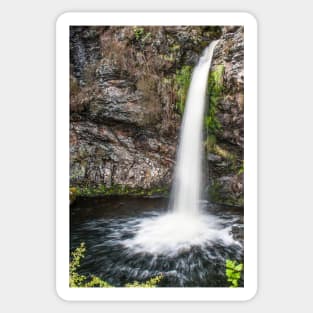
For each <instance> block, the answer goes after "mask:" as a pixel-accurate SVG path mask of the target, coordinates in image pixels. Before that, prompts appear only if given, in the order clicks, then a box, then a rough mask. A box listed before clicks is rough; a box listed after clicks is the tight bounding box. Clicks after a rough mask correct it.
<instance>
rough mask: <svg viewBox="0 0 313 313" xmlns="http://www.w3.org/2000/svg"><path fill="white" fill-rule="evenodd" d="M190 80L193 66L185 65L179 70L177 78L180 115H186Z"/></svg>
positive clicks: (177, 106) (177, 102)
mask: <svg viewBox="0 0 313 313" xmlns="http://www.w3.org/2000/svg"><path fill="white" fill-rule="evenodd" d="M190 80H191V66H188V65H185V66H183V67H182V68H181V69H180V70H177V72H176V76H175V86H176V88H175V89H176V95H177V101H176V109H177V110H178V111H179V113H180V114H183V113H184V108H185V102H186V98H187V92H188V88H189V85H190Z"/></svg>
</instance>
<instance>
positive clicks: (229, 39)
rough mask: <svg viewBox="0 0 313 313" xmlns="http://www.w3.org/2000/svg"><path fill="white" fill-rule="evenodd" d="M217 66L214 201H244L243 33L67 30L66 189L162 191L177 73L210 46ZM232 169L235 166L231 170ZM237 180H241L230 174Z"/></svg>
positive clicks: (168, 171) (175, 113)
mask: <svg viewBox="0 0 313 313" xmlns="http://www.w3.org/2000/svg"><path fill="white" fill-rule="evenodd" d="M219 37H221V40H220V42H219V44H218V45H217V47H216V51H215V55H214V62H213V68H214V67H216V66H219V65H221V64H222V65H223V66H224V74H223V85H224V88H223V94H222V97H221V98H220V99H219V101H218V106H217V111H216V118H217V119H218V120H219V122H220V124H221V127H220V129H219V130H218V132H217V134H215V136H216V149H214V150H213V151H210V152H209V155H208V162H209V169H210V171H211V173H210V174H211V176H212V177H213V180H212V181H211V185H212V186H213V191H214V194H215V195H217V197H216V199H217V200H218V201H216V202H221V203H223V202H224V200H223V199H224V198H225V199H226V202H227V203H233V204H238V203H240V201H242V195H243V179H242V177H243V175H239V174H238V171H239V169H240V167H241V166H242V162H240V160H242V157H243V30H242V29H241V28H238V27H235V28H223V29H221V28H220V27H196V26H195V27H188V26H180V27H83V26H75V27H71V30H70V63H71V68H70V74H71V75H70V87H71V88H70V110H71V115H70V118H71V121H70V184H71V186H76V187H86V186H87V187H89V186H91V187H97V186H106V187H108V188H109V187H111V186H115V185H123V186H127V187H130V188H142V189H150V188H154V187H169V186H170V185H171V182H172V176H173V175H172V174H173V169H174V164H175V156H176V146H177V144H178V133H179V127H180V123H181V114H180V112H179V110H178V109H177V105H176V103H177V101H178V90H177V83H176V81H177V78H176V76H177V71H180V69H182V67H184V66H190V67H193V66H194V65H195V64H196V63H197V62H198V59H199V56H200V54H201V52H202V51H203V49H204V47H206V46H207V45H208V44H209V43H210V42H211V41H212V40H214V39H217V38H219ZM238 160H239V161H238ZM237 174H238V175H237Z"/></svg>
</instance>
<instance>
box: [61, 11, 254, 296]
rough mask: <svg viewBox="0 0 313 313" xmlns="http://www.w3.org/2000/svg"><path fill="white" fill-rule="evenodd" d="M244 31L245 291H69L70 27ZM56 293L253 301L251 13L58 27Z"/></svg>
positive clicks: (104, 18)
mask: <svg viewBox="0 0 313 313" xmlns="http://www.w3.org/2000/svg"><path fill="white" fill-rule="evenodd" d="M70 25H243V26H244V49H245V52H244V71H245V78H244V80H245V89H244V98H245V101H244V102H245V107H244V110H245V112H244V141H245V147H244V162H245V173H244V194H245V198H244V203H245V210H244V211H245V213H244V218H245V227H244V238H245V253H244V255H245V258H244V266H245V277H244V280H245V281H244V287H243V288H200V287H199V288H198V287H197V288H173V287H169V288H70V287H69V209H68V208H69V199H68V197H69V194H68V190H69V26H70ZM56 36H57V37H56V140H57V142H56V289H57V293H58V295H59V296H60V297H61V298H62V299H64V300H106V301H138V300H143V301H150V300H164V301H169V300H171V301H207V300H249V299H251V298H253V297H254V296H255V295H256V292H257V22H256V19H255V18H254V17H253V16H252V15H250V14H248V13H209V12H193V13H192V12H190V13H182V12H180V13H174V12H166V13H161V12H154V13H152V12H140V13H139V12H131V13H126V12H111V13H109V12H107V13H99V12H97V13H64V14H62V15H61V16H59V18H58V19H57V23H56Z"/></svg>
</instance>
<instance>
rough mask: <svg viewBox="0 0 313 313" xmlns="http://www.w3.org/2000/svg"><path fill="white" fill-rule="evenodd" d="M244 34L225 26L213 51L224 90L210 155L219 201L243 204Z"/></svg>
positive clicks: (213, 186)
mask: <svg viewBox="0 0 313 313" xmlns="http://www.w3.org/2000/svg"><path fill="white" fill-rule="evenodd" d="M243 40H244V36H243V28H242V27H224V28H223V35H222V36H221V39H220V41H219V43H218V44H217V46H216V49H215V52H214V59H213V66H212V70H213V71H214V70H215V69H216V68H218V67H221V66H222V68H223V77H222V80H223V81H222V83H223V89H222V92H221V95H220V97H219V99H218V103H217V113H216V118H217V120H218V121H219V123H220V128H219V129H218V130H217V131H216V133H215V134H214V135H215V146H214V148H213V149H212V150H213V151H210V152H209V154H208V161H209V168H210V176H211V177H212V180H211V182H210V185H211V197H212V198H213V200H214V201H216V202H221V203H226V204H231V205H239V206H242V205H243V148H244V127H243V126H244V125H243V123H244V98H243V92H244V63H243V61H244V42H243Z"/></svg>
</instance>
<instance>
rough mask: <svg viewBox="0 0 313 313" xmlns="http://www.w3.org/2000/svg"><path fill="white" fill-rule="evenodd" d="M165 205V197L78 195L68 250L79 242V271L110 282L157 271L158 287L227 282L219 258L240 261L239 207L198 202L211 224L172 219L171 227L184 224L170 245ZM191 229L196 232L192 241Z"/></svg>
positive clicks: (148, 275) (118, 283) (140, 278)
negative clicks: (82, 250)
mask: <svg viewBox="0 0 313 313" xmlns="http://www.w3.org/2000/svg"><path fill="white" fill-rule="evenodd" d="M167 207H168V203H167V199H142V198H141V199H139V198H138V199H133V198H123V197H117V198H110V199H106V198H101V199H100V198H99V199H97V198H95V199H80V200H78V201H77V202H76V203H75V204H74V206H73V207H72V209H71V249H72V250H73V249H75V248H76V247H78V246H79V244H80V242H81V241H84V242H85V243H86V248H87V251H86V257H85V258H84V259H82V262H81V268H80V270H79V272H80V273H81V274H84V275H87V276H91V275H96V276H99V277H101V278H102V279H104V280H106V281H108V282H109V283H111V284H113V285H114V286H123V285H124V284H126V283H128V282H132V281H135V280H137V281H145V280H147V279H149V278H151V277H153V276H156V275H160V274H162V275H163V277H164V278H163V279H162V281H161V283H160V286H167V287H169V286H170V287H183V286H185V287H186V286H194V287H196V286H198V287H214V286H216V287H223V286H228V283H227V281H226V278H225V260H226V259H232V260H238V261H242V260H243V237H242V236H241V235H239V236H238V230H239V232H241V230H242V227H243V215H242V213H243V212H242V210H241V209H236V208H230V207H220V206H216V205H211V204H209V203H203V206H202V210H203V216H204V217H205V216H206V214H208V216H213V217H214V222H213V224H210V223H211V222H212V221H211V220H209V221H207V220H205V218H204V220H203V221H202V222H200V227H196V229H195V230H194V229H189V230H188V225H187V224H188V222H185V223H183V224H180V223H179V221H177V222H176V223H174V221H173V224H174V231H176V230H177V229H175V227H179V228H180V227H181V228H180V230H182V229H185V228H186V227H187V229H186V237H185V241H184V240H183V239H181V240H180V241H179V242H180V243H179V244H178V245H177V241H176V240H174V242H175V245H173V244H172V243H171V242H172V238H171V236H172V234H173V233H172V231H171V230H172V226H169V225H172V223H170V224H167V223H169V221H167V220H166V218H165V216H167V214H168V210H167ZM155 221H158V222H157V223H156V224H154V222H155ZM163 221H164V223H165V225H163ZM198 223H199V221H198ZM151 224H152V225H153V224H154V226H153V229H152V230H151V231H150V233H149V227H151ZM156 225H159V226H160V227H161V228H163V231H162V233H163V236H164V237H163V238H162V239H161V240H160V241H158V240H157V239H156V238H157V235H158V234H159V233H160V232H161V230H160V229H159V228H158V227H156ZM175 225H176V226H175ZM179 225H180V226H179ZM198 225H199V224H198ZM146 227H147V228H146ZM211 227H213V230H212V229H211ZM144 229H146V230H144ZM164 229H165V230H166V231H165V233H167V235H164ZM142 230H144V231H147V232H148V234H147V237H146V238H147V240H146V241H145V242H143V243H142V242H138V237H137V235H138V232H140V231H142ZM191 233H193V234H196V236H194V237H193V239H192V240H191V239H190V236H189V235H190V234H191ZM140 238H144V236H142V237H141V236H140ZM151 240H152V241H151ZM155 245H156V246H155ZM158 245H161V247H159V246H158ZM242 283H243V282H242V281H241V285H242Z"/></svg>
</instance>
